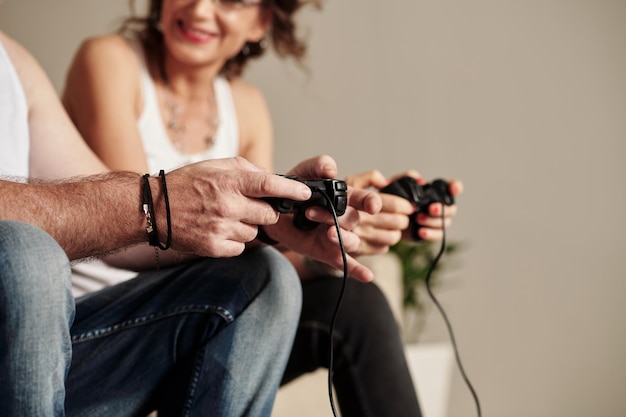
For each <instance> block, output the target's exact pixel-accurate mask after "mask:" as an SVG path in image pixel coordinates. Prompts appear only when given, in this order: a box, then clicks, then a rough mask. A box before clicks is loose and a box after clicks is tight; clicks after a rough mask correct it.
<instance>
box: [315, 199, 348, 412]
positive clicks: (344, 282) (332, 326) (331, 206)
mask: <svg viewBox="0 0 626 417" xmlns="http://www.w3.org/2000/svg"><path fill="white" fill-rule="evenodd" d="M321 194H322V195H323V196H324V198H325V199H326V201H327V203H328V208H329V211H330V213H331V214H332V215H333V220H334V222H335V229H336V230H337V237H338V239H339V249H341V259H342V260H343V279H342V283H341V291H340V292H339V297H338V298H337V304H335V311H334V312H333V316H332V320H331V322H330V329H329V331H328V338H329V340H330V355H329V360H328V398H329V399H330V408H331V409H332V411H333V416H334V417H337V409H336V407H335V399H334V397H333V362H334V350H335V349H334V346H333V333H334V331H335V322H336V321H337V316H338V314H339V307H340V306H341V301H342V300H343V295H344V293H345V292H346V285H347V283H348V257H347V255H346V249H345V247H344V245H343V238H342V237H341V227H340V226H339V219H338V218H337V211H336V210H335V206H334V204H333V201H332V200H331V198H330V197H329V196H328V195H326V193H325V192H322V193H321Z"/></svg>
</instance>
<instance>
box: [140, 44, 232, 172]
mask: <svg viewBox="0 0 626 417" xmlns="http://www.w3.org/2000/svg"><path fill="white" fill-rule="evenodd" d="M130 42H131V45H132V46H133V49H134V50H135V53H136V55H137V57H138V58H139V60H140V62H141V88H142V93H143V102H144V109H143V112H142V113H141V116H140V117H139V121H138V123H137V126H138V128H139V132H140V133H141V138H142V140H143V147H144V151H145V152H146V156H147V158H148V167H149V168H150V171H151V172H153V173H155V172H158V171H159V170H160V169H164V170H166V171H170V170H172V169H174V168H178V167H180V166H183V165H187V164H189V163H192V162H198V161H202V160H206V159H216V158H230V157H234V156H237V154H238V153H239V128H238V125H237V115H236V114H235V106H234V104H233V98H232V94H231V91H230V85H229V84H228V81H227V80H226V79H225V78H224V77H221V76H218V77H216V78H215V80H214V82H213V89H214V91H215V103H216V105H217V111H218V117H219V121H220V122H219V125H218V128H217V132H216V135H215V143H214V144H213V146H211V147H209V148H208V149H207V150H205V151H204V152H200V153H197V154H183V153H180V152H179V151H178V149H176V148H175V147H174V145H173V144H172V142H171V141H170V138H169V136H168V134H167V129H166V128H165V123H164V122H163V119H162V117H161V112H160V110H159V104H158V101H157V95H156V88H155V86H154V82H153V81H152V78H151V77H150V73H149V72H148V69H147V66H146V61H145V57H144V54H143V49H142V48H141V45H139V43H138V42H136V41H130Z"/></svg>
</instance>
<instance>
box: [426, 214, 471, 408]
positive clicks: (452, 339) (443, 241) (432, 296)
mask: <svg viewBox="0 0 626 417" xmlns="http://www.w3.org/2000/svg"><path fill="white" fill-rule="evenodd" d="M441 230H442V231H443V238H442V239H441V248H440V249H439V253H437V256H435V259H434V260H433V263H432V265H431V266H430V269H429V270H428V273H427V274H426V291H427V292H428V295H429V296H430V299H431V300H432V302H433V303H434V304H435V306H436V307H437V309H438V310H439V313H441V317H443V321H444V322H445V324H446V327H447V328H448V334H449V335H450V342H451V343H452V348H453V349H454V357H455V359H456V364H457V366H458V368H459V371H460V372H461V376H462V377H463V381H465V385H467V388H468V389H469V390H470V392H471V394H472V397H473V398H474V403H475V404H476V411H477V414H478V417H481V416H482V413H481V410H480V401H479V400H478V395H477V394H476V391H475V390H474V387H473V386H472V384H471V382H470V380H469V378H468V377H467V374H466V373H465V369H464V368H463V364H462V363H461V357H460V355H459V349H458V347H457V344H456V339H455V337H454V332H453V331H452V325H451V324H450V320H449V319H448V315H447V314H446V312H445V311H444V309H443V307H442V306H441V304H440V303H439V301H438V300H437V298H436V297H435V294H434V293H433V291H432V288H431V286H430V278H431V275H432V272H433V271H434V269H435V267H436V266H437V263H438V262H439V259H440V258H441V256H442V255H443V253H444V251H445V248H446V225H445V217H444V205H443V204H442V205H441Z"/></svg>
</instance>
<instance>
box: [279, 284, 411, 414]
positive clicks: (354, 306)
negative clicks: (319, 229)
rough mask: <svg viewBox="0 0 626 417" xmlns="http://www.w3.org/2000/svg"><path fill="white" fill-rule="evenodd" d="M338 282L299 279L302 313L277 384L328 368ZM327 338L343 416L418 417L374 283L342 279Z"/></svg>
mask: <svg viewBox="0 0 626 417" xmlns="http://www.w3.org/2000/svg"><path fill="white" fill-rule="evenodd" d="M341 281H342V280H341V279H339V278H336V277H324V278H320V279H316V280H312V281H307V282H305V283H303V296H304V299H303V307H302V315H301V317H300V324H299V327H298V331H297V333H296V340H295V342H294V346H293V350H292V352H291V357H290V358H289V362H288V364H287V369H286V371H285V375H284V377H283V380H282V384H286V383H288V382H290V381H292V380H293V379H295V378H297V377H298V376H300V375H303V374H304V373H307V372H312V371H314V370H316V369H317V368H320V367H324V368H328V362H329V346H330V342H329V339H328V337H329V328H330V323H331V319H332V315H333V312H334V310H335V305H336V302H337V297H338V296H339V292H340V289H341V284H342V282H341ZM333 337H334V340H333V344H334V359H333V360H334V381H333V383H334V388H335V391H336V392H337V402H338V404H339V408H340V410H341V414H342V416H343V417H385V416H393V417H421V412H420V408H419V404H418V400H417V396H416V394H415V388H414V386H413V383H412V380H411V376H410V374H409V370H408V367H407V364H406V359H405V357H404V350H403V345H402V340H401V338H400V330H399V328H398V324H397V322H396V321H395V318H394V316H393V313H392V312H391V309H390V307H389V304H388V302H387V300H386V298H385V296H384V295H383V293H382V292H381V291H380V289H379V288H378V287H377V286H376V285H375V284H373V283H369V284H365V283H362V282H359V281H356V280H354V279H349V280H348V283H347V288H346V292H345V295H344V299H343V301H342V303H341V307H340V310H339V315H338V318H337V322H336V324H335V329H334V333H333Z"/></svg>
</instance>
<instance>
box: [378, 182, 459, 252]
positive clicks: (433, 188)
mask: <svg viewBox="0 0 626 417" xmlns="http://www.w3.org/2000/svg"><path fill="white" fill-rule="evenodd" d="M380 192H381V193H385V194H393V195H397V196H400V197H404V198H406V199H407V200H409V201H410V202H411V203H413V204H414V205H415V213H413V215H411V216H410V219H411V224H410V226H409V227H410V229H411V235H412V237H413V239H415V240H421V238H420V237H419V233H418V230H419V228H420V225H419V224H417V221H416V219H415V214H416V213H425V214H428V206H429V205H430V204H432V203H443V204H445V205H447V206H451V205H453V204H454V196H453V195H452V194H451V193H450V188H449V187H448V182H447V181H445V180H442V179H436V180H434V181H433V182H431V183H427V184H424V185H420V184H418V183H417V181H416V180H415V178H413V177H402V178H399V179H397V180H395V181H393V182H392V183H391V184H389V185H388V186H386V187H384V188H382V189H381V190H380Z"/></svg>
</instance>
